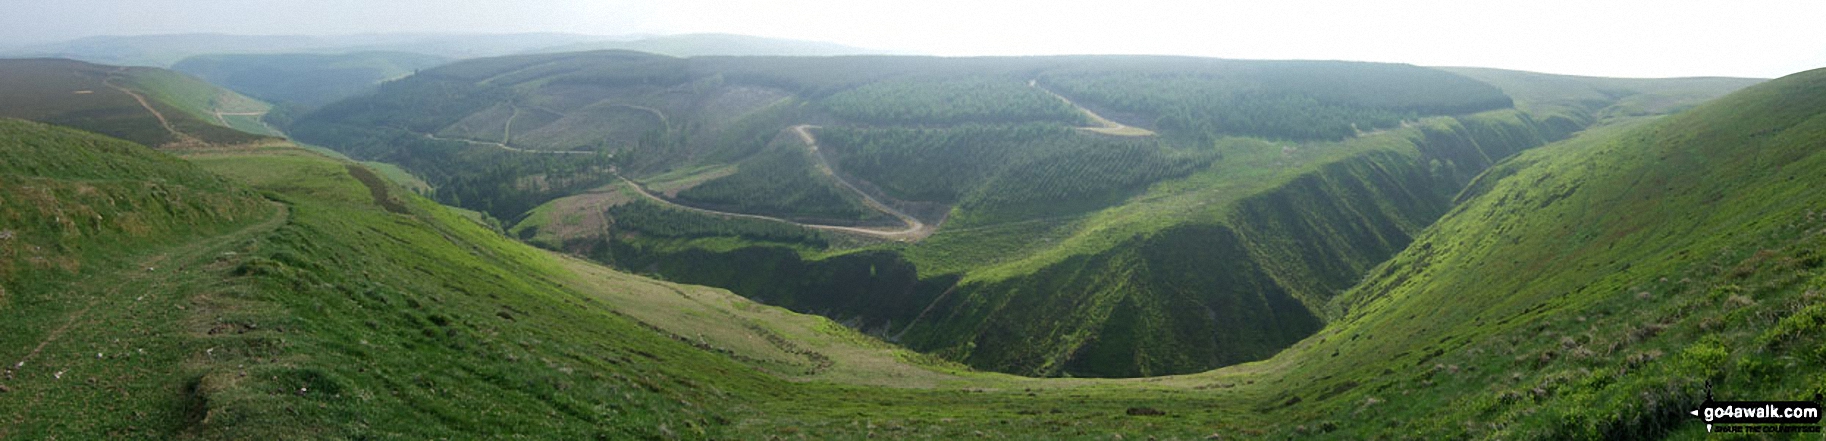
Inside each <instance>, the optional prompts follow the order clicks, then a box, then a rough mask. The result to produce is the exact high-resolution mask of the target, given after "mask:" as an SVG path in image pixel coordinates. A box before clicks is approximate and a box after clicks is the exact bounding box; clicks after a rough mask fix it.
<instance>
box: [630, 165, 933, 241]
mask: <svg viewBox="0 0 1826 441" xmlns="http://www.w3.org/2000/svg"><path fill="white" fill-rule="evenodd" d="M615 177H616V178H618V179H621V181H622V182H625V183H627V184H628V187H629V188H633V189H634V191H635V192H636V193H640V195H641V196H644V197H646V198H647V199H649V200H652V201H654V202H658V203H660V204H663V205H666V206H670V207H676V208H679V209H682V210H688V211H693V212H698V213H703V214H709V215H713V216H727V217H739V218H747V219H761V220H769V221H775V222H785V223H789V224H793V225H798V226H801V227H805V228H810V229H814V230H824V231H835V232H839V233H849V234H856V235H862V236H868V237H874V238H879V239H887V240H896V241H902V242H912V241H918V240H920V239H924V238H925V237H926V236H930V235H932V233H931V232H930V231H925V230H926V225H925V224H924V223H920V224H919V225H917V226H913V225H909V226H908V227H907V228H905V229H900V230H888V231H884V230H876V229H869V228H862V227H845V226H839V225H823V224H811V223H804V222H795V221H792V220H787V219H782V218H777V217H773V216H762V215H758V214H747V213H731V212H727V211H717V210H711V209H707V208H698V207H693V206H690V205H684V204H680V203H677V202H673V201H672V200H671V199H666V198H664V197H661V196H660V195H657V194H653V192H651V191H647V188H646V187H642V186H641V185H640V183H637V182H634V181H633V180H631V179H628V178H627V177H626V176H622V175H621V174H619V173H617V174H616V175H615ZM914 222H919V221H918V220H917V219H915V220H914Z"/></svg>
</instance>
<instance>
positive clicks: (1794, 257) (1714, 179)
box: [1275, 70, 1826, 438]
mask: <svg viewBox="0 0 1826 441" xmlns="http://www.w3.org/2000/svg"><path fill="white" fill-rule="evenodd" d="M1823 115H1826V71H1819V70H1816V71H1811V72H1804V73H1801V74H1796V75H1793V76H1790V77H1787V78H1783V79H1780V80H1775V81H1771V82H1769V83H1766V84H1763V85H1759V86H1755V87H1752V88H1750V89H1746V90H1744V91H1742V92H1738V93H1735V94H1733V95H1730V96H1728V97H1726V98H1722V99H1720V100H1718V101H1715V102H1711V103H1708V104H1705V105H1702V106H1700V107H1698V108H1695V109H1693V110H1691V111H1688V112H1685V113H1682V114H1679V115H1676V116H1672V117H1667V118H1663V119H1660V120H1656V121H1652V122H1638V123H1634V124H1629V125H1625V126H1620V127H1612V128H1608V129H1605V130H1603V131H1602V132H1601V133H1594V134H1589V135H1586V136H1583V137H1580V138H1578V139H1576V140H1574V141H1572V142H1567V143H1561V144H1556V145H1554V146H1553V147H1551V148H1547V149H1541V150H1538V151H1532V152H1528V153H1525V154H1523V155H1521V156H1520V157H1518V158H1516V159H1513V160H1511V161H1510V162H1508V163H1506V164H1504V165H1502V166H1500V167H1498V168H1497V169H1496V170H1493V171H1492V172H1491V173H1490V174H1489V175H1486V176H1485V177H1483V178H1481V179H1482V180H1484V181H1490V182H1485V183H1480V184H1479V185H1476V186H1474V188H1478V190H1477V191H1476V192H1475V193H1474V195H1467V197H1468V198H1469V199H1468V200H1467V201H1466V202H1465V203H1463V204H1461V205H1460V206H1459V207H1458V208H1455V209H1454V210H1453V212H1452V213H1451V214H1449V215H1447V216H1446V217H1445V218H1444V219H1442V220H1441V221H1440V222H1439V223H1438V224H1436V225H1435V226H1434V227H1432V228H1431V229H1429V230H1428V232H1427V233H1426V234H1425V235H1423V236H1421V237H1419V238H1417V239H1416V241H1415V243H1414V244H1413V245H1412V246H1410V247H1409V248H1408V249H1407V251H1405V252H1403V253H1402V254H1400V255H1399V256H1397V257H1396V258H1394V259H1392V260H1391V261H1390V262H1388V263H1386V264H1384V265H1383V266H1381V267H1380V268H1378V269H1377V270H1376V271H1373V272H1372V273H1371V275H1370V277H1369V278H1368V279H1366V280H1365V282H1364V283H1363V284H1362V285H1360V286H1359V287H1358V288H1357V289H1356V290H1354V291H1352V292H1350V293H1348V294H1346V295H1344V296H1341V297H1339V300H1338V302H1339V305H1340V309H1341V310H1343V311H1346V316H1345V318H1344V319H1343V320H1341V321H1339V322H1338V323H1336V324H1334V325H1333V326H1331V327H1329V328H1327V329H1326V330H1325V331H1323V332H1321V333H1319V334H1318V335H1315V336H1313V337H1312V338H1309V339H1308V340H1307V342H1306V343H1304V344H1302V345H1300V346H1298V347H1296V348H1295V349H1293V350H1289V351H1287V352H1284V353H1283V354H1281V355H1280V357H1279V358H1278V359H1281V360H1287V361H1289V362H1290V363H1291V364H1292V365H1291V366H1290V367H1289V369H1288V371H1287V376H1288V377H1287V378H1289V379H1298V382H1297V383H1295V384H1292V385H1289V386H1291V387H1289V389H1288V390H1287V391H1285V392H1283V393H1281V394H1280V396H1278V397H1276V398H1275V400H1277V401H1282V402H1297V401H1301V400H1300V399H1302V398H1303V399H1304V402H1305V403H1309V404H1308V405H1304V406H1297V407H1296V408H1298V409H1300V410H1297V411H1294V412H1290V413H1289V414H1288V416H1289V417H1291V418H1293V419H1307V420H1311V419H1328V420H1332V421H1333V422H1334V423H1335V424H1336V425H1340V426H1343V427H1349V428H1351V429H1352V431H1351V432H1347V433H1349V435H1345V436H1347V437H1366V436H1373V435H1374V434H1378V433H1380V434H1383V435H1396V434H1400V435H1421V436H1423V437H1426V436H1455V435H1458V434H1469V435H1471V436H1479V437H1483V436H1494V437H1502V438H1510V437H1530V438H1532V437H1545V438H1587V437H1609V438H1615V437H1653V436H1658V435H1662V434H1665V433H1667V432H1666V431H1669V430H1675V431H1678V432H1680V433H1683V434H1689V435H1690V434H1693V433H1694V432H1697V431H1703V430H1704V429H1703V427H1702V424H1700V423H1699V422H1698V421H1696V420H1693V419H1691V418H1689V417H1687V416H1686V414H1685V412H1686V411H1687V410H1691V409H1692V408H1693V407H1694V406H1695V405H1697V404H1698V403H1699V402H1700V401H1702V400H1703V399H1704V391H1705V386H1706V385H1708V384H1709V385H1711V386H1712V390H1713V392H1714V393H1715V394H1717V396H1718V398H1719V399H1771V400H1792V399H1804V398H1807V397H1811V396H1813V395H1814V394H1816V393H1820V392H1822V391H1823V388H1822V386H1821V385H1822V384H1826V372H1822V371H1821V370H1820V369H1819V366H1821V365H1822V362H1826V358H1822V357H1826V350H1823V349H1822V346H1821V343H1822V340H1821V338H1820V336H1821V335H1822V334H1821V332H1820V331H1821V328H1820V326H1821V325H1820V323H1821V321H1820V319H1819V317H1820V306H1819V304H1820V302H1821V300H1820V293H1819V289H1820V288H1819V287H1820V286H1821V283H1826V271H1822V270H1821V265H1820V263H1819V262H1820V258H1819V257H1818V250H1819V249H1821V246H1822V245H1826V236H1823V235H1822V234H1821V231H1826V230H1822V227H1826V220H1823V219H1821V217H1822V213H1820V210H1821V207H1822V206H1826V200H1823V199H1822V198H1821V197H1820V196H1819V195H1818V194H1817V192H1814V191H1812V190H1810V189H1811V188H1817V187H1818V186H1819V185H1821V184H1822V183H1821V182H1818V181H1819V176H1820V174H1819V170H1822V168H1823V167H1826V155H1822V154H1821V153H1820V151H1819V150H1818V149H1817V148H1816V147H1817V146H1818V145H1819V143H1820V140H1821V139H1826V116H1823ZM1392 421H1401V422H1403V424H1401V425H1392V424H1387V423H1388V422H1392Z"/></svg>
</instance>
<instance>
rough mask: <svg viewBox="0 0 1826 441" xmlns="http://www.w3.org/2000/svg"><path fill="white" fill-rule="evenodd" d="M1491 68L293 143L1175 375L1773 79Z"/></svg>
mask: <svg viewBox="0 0 1826 441" xmlns="http://www.w3.org/2000/svg"><path fill="white" fill-rule="evenodd" d="M1480 72H1483V73H1484V74H1486V75H1485V77H1479V76H1478V75H1475V74H1474V73H1467V74H1465V75H1461V74H1456V73H1452V72H1447V71H1441V70H1435V69H1427V68H1420V67H1414V66H1405V65H1392V64H1375V63H1348V62H1298V61H1246V60H1215V59H1199V58H1183V57H1135V56H1113V57H1029V58H996V57H987V58H957V59H950V58H931V57H875V56H872V57H818V58H809V57H806V58H800V57H699V58H682V59H681V58H671V57H663V56H656V55H649V54H639V53H632V52H616V51H604V52H586V53H573V54H542V55H526V56H515V57H502V58H490V59H479V60H470V61H464V62H458V63H453V64H450V65H446V66H442V67H439V68H436V69H430V70H426V71H423V72H421V73H420V74H419V75H416V76H413V77H409V78H406V79H403V80H400V81H398V82H394V83H389V84H388V85H387V86H385V87H383V88H382V89H381V90H379V91H378V92H376V93H375V94H372V95H367V96H362V97H356V98H352V99H350V100H347V101H344V102H340V103H336V104H332V105H329V106H326V107H324V108H323V109H321V110H319V111H317V112H314V113H312V114H310V115H306V116H305V117H303V118H301V119H300V120H299V123H298V124H295V125H294V127H293V129H294V130H293V134H294V135H296V136H298V137H299V138H301V139H304V140H307V141H310V142H313V143H317V144H321V145H325V146H329V147H331V148H335V149H338V150H341V151H343V152H346V153H348V154H350V155H351V156H354V157H357V158H362V159H370V160H379V161H386V162H395V163H399V164H401V165H402V166H404V167H405V168H406V169H408V170H412V171H413V172H415V173H418V174H420V175H423V176H426V177H427V180H428V181H430V182H431V183H432V185H433V186H435V187H438V188H439V190H438V191H437V193H436V197H437V199H438V200H440V201H443V202H446V203H451V204H456V205H461V206H464V207H468V208H471V209H476V210H480V211H485V212H488V213H490V214H491V215H493V216H494V217H496V218H499V219H504V220H506V221H507V223H508V224H509V225H508V229H509V230H510V231H511V232H512V233H513V234H515V235H516V236H517V237H521V238H523V239H527V240H532V241H535V243H539V244H542V246H546V247H549V248H554V249H564V250H567V251H570V252H573V253H577V254H581V255H586V256H590V257H591V258H592V259H595V260H598V261H601V262H606V263H610V264H613V265H615V266H616V267H618V268H622V269H624V270H630V271H639V272H646V273H649V274H654V275H657V276H660V277H664V278H666V279H668V280H673V281H680V282H686V283H697V284H706V285H711V286H718V287H722V288H727V289H730V290H732V291H734V292H736V293H739V294H741V295H744V296H747V297H749V298H751V299H755V300H757V301H761V302H764V303H768V304H773V305H780V306H785V307H787V308H791V309H793V310H795V311H800V312H811V313H817V314H821V315H825V316H828V317H831V318H833V319H836V320H838V321H840V322H843V323H845V324H846V325H849V326H852V327H855V328H857V329H862V330H865V331H867V332H868V333H870V334H872V335H876V336H878V337H881V338H886V339H889V340H893V341H897V342H898V343H901V344H903V345H906V346H908V347H910V348H914V349H918V350H921V351H926V352H929V353H934V354H938V355H940V356H942V357H944V358H947V359H950V360H955V361H960V362H964V363H967V364H969V365H971V366H974V367H977V368H980V369H988V370H995V371H1002V372H1011V373H1019V374H1025V375H1040V376H1060V375H1073V376H1118V377H1126V376H1151V375H1162V374H1171V373H1188V372H1195V371H1200V370H1205V369H1210V368H1213V367H1218V366H1223V365H1229V364H1235V363H1241V362H1246V361H1251V360H1259V359H1262V358H1265V357H1268V356H1270V355H1273V354H1274V353H1276V352H1277V351H1279V350H1281V349H1283V348H1285V347H1286V346H1287V345H1289V344H1292V343H1293V342H1295V341H1298V340H1300V339H1302V338H1304V337H1305V336H1307V335H1309V334H1310V333H1311V332H1314V331H1315V330H1317V329H1320V327H1322V326H1323V325H1324V324H1325V323H1327V322H1328V321H1330V320H1332V319H1334V318H1335V315H1336V313H1335V311H1332V310H1331V308H1332V306H1331V300H1332V298H1333V297H1335V296H1336V295H1337V294H1338V293H1339V292H1342V291H1344V290H1346V289H1348V288H1349V287H1350V286H1351V285H1352V284H1354V283H1355V282H1356V281H1358V280H1360V278H1361V277H1363V276H1364V275H1365V274H1367V272H1368V271H1369V270H1370V269H1371V268H1373V267H1374V266H1376V265H1377V264H1379V263H1380V262H1382V261H1383V260H1384V259H1387V258H1388V257H1390V256H1392V255H1393V254H1394V253H1395V252H1397V251H1399V250H1401V249H1402V248H1403V247H1405V246H1406V245H1407V243H1408V242H1409V241H1410V240H1412V239H1411V238H1412V236H1413V235H1414V234H1416V233H1418V232H1419V231H1420V230H1421V229H1423V228H1424V227H1425V226H1426V225H1428V224H1430V223H1431V222H1432V221H1433V220H1434V219H1436V218H1437V217H1438V216H1440V215H1442V214H1444V213H1445V212H1446V211H1447V210H1448V209H1450V208H1451V206H1452V203H1453V201H1454V198H1455V197H1456V196H1457V194H1458V193H1459V191H1460V190H1461V189H1462V188H1464V186H1465V185H1466V184H1467V183H1469V182H1471V180H1472V179H1473V178H1474V177H1475V176H1477V175H1478V174H1479V173H1480V172H1481V171H1482V170H1484V169H1485V168H1486V167H1488V166H1490V165H1491V164H1494V163H1496V162H1498V161H1500V160H1502V159H1504V158H1506V157H1509V156H1511V155H1513V154H1515V153H1517V152H1519V151H1522V150H1525V149H1528V148H1532V147H1536V146H1539V145H1543V144H1546V143H1548V142H1551V141H1555V140H1559V139H1563V138H1566V137H1568V136H1571V135H1573V134H1574V133H1576V132H1578V131H1581V130H1584V129H1586V128H1587V127H1592V126H1596V125H1603V124H1608V123H1610V122H1613V121H1617V120H1620V119H1621V118H1626V117H1631V116H1636V115H1643V114H1662V113H1667V112H1671V111H1676V110H1679V108H1681V106H1690V105H1692V104H1694V103H1696V102H1699V101H1702V100H1703V99H1704V98H1706V97H1713V96H1718V95H1720V94H1723V93H1725V92H1728V91H1730V90H1733V89H1734V88H1737V87H1742V86H1744V85H1747V84H1751V83H1753V82H1754V81H1753V80H1742V79H1708V80H1642V81H1610V80H1600V79H1579V78H1565V77H1555V76H1548V75H1538V74H1527V73H1516V72H1501V71H1480ZM1536 83H1542V84H1536ZM1505 92H1508V93H1505ZM1117 126H1120V127H1128V128H1130V129H1138V130H1130V131H1126V132H1119V133H1112V131H1116V130H1118V129H1115V127H1117ZM541 152H543V153H541ZM584 152H594V154H590V153H584ZM580 159H581V160H580ZM624 178H625V180H624ZM548 202H549V203H548ZM706 211H708V212H711V213H706ZM715 213H723V214H715ZM903 215H904V217H903ZM757 216H758V217H760V218H761V219H757V218H756V217H757ZM794 224H797V225H794ZM842 228H851V229H854V228H863V229H872V230H874V233H868V232H863V233H860V234H859V233H856V232H853V231H847V230H843V229H842ZM883 239H887V240H885V241H884V240H883ZM903 241H904V242H903ZM915 241H916V242H915ZM1214 265H1216V266H1221V267H1222V268H1224V270H1223V271H1197V270H1193V268H1203V267H1210V266H1214ZM754 268H767V270H765V271H755V270H753V269H754Z"/></svg>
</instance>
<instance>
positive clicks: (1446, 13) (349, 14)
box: [0, 0, 1826, 77]
mask: <svg viewBox="0 0 1826 441" xmlns="http://www.w3.org/2000/svg"><path fill="white" fill-rule="evenodd" d="M0 11H4V13H3V14H0V46H18V45H23V44H27V43H38V42H47V41H53V40H64V39H71V38H77V37H83V36H91V35H142V34H171V33H228V34H255V35H271V34H311V35H331V34H352V33H378V32H439V33H518V32H559V33H580V34H595V35H621V34H634V33H654V34H672V33H696V32H720V33H733V34H748V35H758V36H767V37H779V38H793V39H803V40H817V41H829V42H833V43H841V44H847V45H852V46H861V47H868V48H876V49H889V50H897V51H908V52H918V53H929V54H934V55H1030V54H1031V55H1039V54H1113V53H1124V54H1134V53H1141V54H1182V55H1197V56H1213V57H1228V58H1273V59H1341V60H1362V61H1387V62H1403V63H1413V64H1419V65H1431V66H1444V65H1449V66H1485V67H1500V68H1510V69H1522V70H1532V71H1540V72H1552V73H1568V74H1582V75H1601V76H1631V77H1666V76H1700V75H1726V76H1754V77H1774V76H1780V75H1785V74H1789V73H1793V72H1797V71H1801V70H1806V69H1811V68H1817V67H1826V38H1820V35H1821V34H1820V31H1819V24H1818V23H1817V22H1818V20H1819V19H1821V18H1826V2H1821V1H1817V0H1812V1H1786V0H1784V1H1754V0H1752V1H1741V2H1700V1H1687V0H1662V1H1602V0H1585V1H1568V0H1540V1H1526V2H1520V1H1518V2H1477V1H1463V0H1455V1H1434V0H1406V1H1313V0H1287V1H1255V2H1233V1H1145V0H1135V1H1082V0H1059V1H1043V2H1041V1H991V0H918V1H905V0H889V1H868V0H778V1H754V0H735V1H732V0H671V1H659V0H611V1H559V0H535V1H514V2H508V1H478V0H438V1H428V0H397V1H388V0H383V1H373V0H323V1H303V0H137V1H127V0H112V1H110V0H63V1H41V0H0Z"/></svg>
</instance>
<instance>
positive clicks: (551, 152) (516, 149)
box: [420, 133, 602, 155]
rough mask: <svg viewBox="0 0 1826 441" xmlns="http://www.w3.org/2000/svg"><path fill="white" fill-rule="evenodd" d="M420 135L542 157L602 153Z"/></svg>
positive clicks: (427, 134)
mask: <svg viewBox="0 0 1826 441" xmlns="http://www.w3.org/2000/svg"><path fill="white" fill-rule="evenodd" d="M420 134H421V135H425V138H426V139H434V140H438V141H450V142H462V143H468V144H473V145H485V146H489V147H496V148H500V149H501V150H506V151H510V152H518V153H533V154H542V155H594V154H597V153H602V152H592V151H587V150H528V149H523V148H519V147H514V146H511V145H507V144H505V143H499V142H490V141H477V140H473V139H462V138H445V137H442V136H437V135H435V134H430V133H420Z"/></svg>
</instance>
